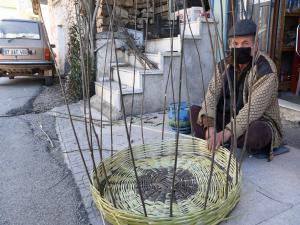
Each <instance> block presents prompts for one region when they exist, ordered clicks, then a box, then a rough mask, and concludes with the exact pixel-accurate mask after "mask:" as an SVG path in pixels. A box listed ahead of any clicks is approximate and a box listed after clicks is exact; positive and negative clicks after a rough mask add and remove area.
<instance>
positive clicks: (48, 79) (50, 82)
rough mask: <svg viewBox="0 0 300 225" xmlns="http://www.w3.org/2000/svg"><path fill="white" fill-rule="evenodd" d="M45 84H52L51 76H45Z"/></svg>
mask: <svg viewBox="0 0 300 225" xmlns="http://www.w3.org/2000/svg"><path fill="white" fill-rule="evenodd" d="M45 85H46V86H51V85H53V77H45Z"/></svg>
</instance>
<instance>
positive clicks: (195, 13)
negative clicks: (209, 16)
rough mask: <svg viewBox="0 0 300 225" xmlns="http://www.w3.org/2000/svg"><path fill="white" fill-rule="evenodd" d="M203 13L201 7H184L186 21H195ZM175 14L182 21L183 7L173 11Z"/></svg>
mask: <svg viewBox="0 0 300 225" xmlns="http://www.w3.org/2000/svg"><path fill="white" fill-rule="evenodd" d="M203 13H204V9H203V7H191V8H187V9H186V16H187V18H186V21H187V20H189V21H191V22H192V21H196V20H197V19H198V18H200V17H201V15H202V14H203ZM175 16H179V21H180V22H183V21H184V18H183V17H184V9H181V10H179V11H176V12H175Z"/></svg>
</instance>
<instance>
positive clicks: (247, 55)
mask: <svg viewBox="0 0 300 225" xmlns="http://www.w3.org/2000/svg"><path fill="white" fill-rule="evenodd" d="M234 53H235V54H234ZM231 55H232V56H234V59H235V62H236V63H237V64H247V63H248V62H250V60H251V59H252V56H251V48H236V49H234V48H232V49H231Z"/></svg>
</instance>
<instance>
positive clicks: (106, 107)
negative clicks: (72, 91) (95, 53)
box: [91, 81, 143, 120]
mask: <svg viewBox="0 0 300 225" xmlns="http://www.w3.org/2000/svg"><path fill="white" fill-rule="evenodd" d="M95 89H96V95H94V96H93V97H92V99H91V102H92V106H93V107H94V108H95V109H96V110H98V111H101V98H102V97H101V96H103V104H102V110H103V114H104V115H105V116H106V117H109V116H110V108H112V117H113V120H117V119H120V118H121V117H122V102H121V92H120V87H119V83H118V82H116V81H105V82H104V83H102V82H95ZM133 93H134V105H135V107H134V109H133V113H134V114H138V113H139V112H140V109H139V107H136V106H137V105H139V104H140V103H141V101H142V93H143V91H142V89H139V88H137V87H135V89H134V90H133V88H132V87H130V86H128V85H125V84H122V98H123V101H124V105H125V112H126V115H130V114H131V106H132V96H133Z"/></svg>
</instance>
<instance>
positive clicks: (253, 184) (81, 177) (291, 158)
mask: <svg viewBox="0 0 300 225" xmlns="http://www.w3.org/2000/svg"><path fill="white" fill-rule="evenodd" d="M52 112H53V115H55V116H56V128H57V133H58V135H59V138H60V142H61V145H62V150H63V151H64V154H65V159H66V161H67V163H68V166H69V168H70V169H71V170H72V172H73V174H74V177H75V181H76V182H77V184H78V185H79V187H80V192H81V194H82V196H84V203H85V205H86V207H88V212H89V216H90V218H92V219H91V222H92V224H93V225H98V224H103V222H102V220H101V215H100V214H99V213H98V211H97V209H96V208H95V205H94V204H93V202H92V198H91V195H90V192H89V183H88V180H87V177H86V174H85V171H84V169H83V166H82V163H81V159H80V157H79V154H78V146H77V144H76V142H75V140H74V134H73V132H72V129H71V127H70V123H69V120H68V118H67V114H66V113H67V111H66V107H59V108H55V109H53V110H52ZM71 112H72V114H73V115H75V116H76V117H74V118H75V119H76V121H75V127H76V130H77V135H78V137H79V139H80V142H81V143H82V145H81V148H82V149H85V150H86V149H87V148H88V146H87V141H86V134H85V129H84V123H83V121H82V118H81V117H82V116H83V115H84V114H83V107H82V104H81V103H76V104H72V105H71ZM93 115H94V118H96V119H99V118H100V115H99V113H97V112H95V111H93ZM104 119H105V118H104ZM145 122H146V123H145V127H146V128H147V129H145V138H146V142H152V141H154V140H157V139H159V138H160V133H159V132H157V130H160V129H161V127H160V126H161V114H151V115H147V116H146V118H145ZM96 124H97V123H96ZM97 131H98V132H99V127H97ZM285 131H286V132H287V133H288V134H289V133H290V132H292V133H291V134H292V135H289V136H288V137H286V140H287V141H288V143H290V144H291V145H294V147H292V146H290V152H289V153H286V154H283V155H280V156H276V157H275V158H274V160H273V161H272V162H267V161H266V160H264V159H256V158H252V157H248V158H246V160H245V162H244V164H243V169H242V170H243V182H242V194H241V200H240V202H239V204H238V205H237V207H236V208H235V210H234V211H233V212H232V213H231V215H230V217H229V220H228V221H227V222H223V223H222V224H223V225H234V224H236V225H237V224H238V225H240V224H243V225H256V224H265V225H267V224H268V225H274V224H276V225H298V224H300V214H299V213H298V212H299V210H300V188H299V187H300V170H299V161H300V150H299V149H297V148H295V147H299V145H298V143H299V139H300V137H299V133H298V134H297V132H298V131H299V125H298V124H297V123H296V124H295V123H293V124H290V123H288V122H287V123H285ZM113 133H114V140H113V145H114V147H113V148H114V149H116V150H120V149H122V148H125V147H126V145H127V140H126V139H125V138H124V134H125V132H124V126H122V125H121V124H120V123H116V124H114V126H113ZM132 134H133V138H132V139H133V145H134V144H139V143H141V138H140V137H141V135H140V127H139V122H138V120H136V121H135V123H134V126H133V127H132ZM172 137H173V135H171V134H169V135H167V138H172ZM103 141H104V143H103V144H104V148H106V149H110V128H109V124H108V123H105V124H104V128H103ZM109 154H110V153H109V151H107V152H106V153H105V156H106V157H107V156H108V155H109ZM84 156H85V158H86V159H89V158H90V156H89V152H88V151H84ZM96 160H97V162H98V161H99V159H98V158H97V159H96ZM87 163H88V165H89V168H90V169H91V160H87Z"/></svg>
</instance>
